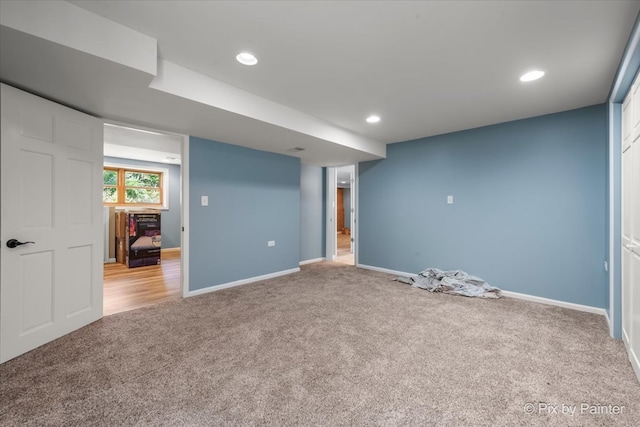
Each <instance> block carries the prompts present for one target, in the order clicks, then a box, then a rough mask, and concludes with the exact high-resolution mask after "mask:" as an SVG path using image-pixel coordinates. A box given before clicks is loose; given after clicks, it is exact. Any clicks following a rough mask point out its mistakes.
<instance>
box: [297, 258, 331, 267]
mask: <svg viewBox="0 0 640 427" xmlns="http://www.w3.org/2000/svg"><path fill="white" fill-rule="evenodd" d="M324 260H325V258H314V259H306V260H304V261H300V265H307V264H313V263H315V262H320V261H324Z"/></svg>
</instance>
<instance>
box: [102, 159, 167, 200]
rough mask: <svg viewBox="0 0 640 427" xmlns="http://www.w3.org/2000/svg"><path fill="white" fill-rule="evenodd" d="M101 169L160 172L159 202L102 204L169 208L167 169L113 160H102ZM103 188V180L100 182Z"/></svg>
mask: <svg viewBox="0 0 640 427" xmlns="http://www.w3.org/2000/svg"><path fill="white" fill-rule="evenodd" d="M102 169H103V170H104V169H125V170H128V171H134V172H155V173H162V191H161V194H162V203H161V204H158V205H156V204H127V203H125V204H122V205H120V204H113V203H104V201H103V202H102V203H103V205H104V206H114V207H115V208H116V209H148V208H155V209H161V210H169V182H170V181H169V169H167V168H163V167H149V166H139V165H132V164H126V163H113V162H104V163H103V165H102ZM102 187H103V188H104V182H103V184H102Z"/></svg>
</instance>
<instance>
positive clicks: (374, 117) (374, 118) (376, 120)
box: [367, 115, 380, 123]
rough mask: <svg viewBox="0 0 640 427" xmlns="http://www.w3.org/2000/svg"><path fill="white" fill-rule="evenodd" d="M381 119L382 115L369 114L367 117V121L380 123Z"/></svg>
mask: <svg viewBox="0 0 640 427" xmlns="http://www.w3.org/2000/svg"><path fill="white" fill-rule="evenodd" d="M379 121H380V116H376V115H373V116H369V117H367V123H378V122H379Z"/></svg>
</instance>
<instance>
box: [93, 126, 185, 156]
mask: <svg viewBox="0 0 640 427" xmlns="http://www.w3.org/2000/svg"><path fill="white" fill-rule="evenodd" d="M182 141H183V138H182V137H181V136H179V135H171V134H166V133H161V132H156V131H151V130H148V129H139V128H132V127H128V126H119V125H116V124H111V123H107V124H105V126H104V155H105V156H106V157H119V158H121V159H135V160H144V161H147V162H156V163H169V164H174V165H179V164H180V163H181V160H182Z"/></svg>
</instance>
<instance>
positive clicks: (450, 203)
mask: <svg viewBox="0 0 640 427" xmlns="http://www.w3.org/2000/svg"><path fill="white" fill-rule="evenodd" d="M447 204H448V205H452V204H453V196H447Z"/></svg>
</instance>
